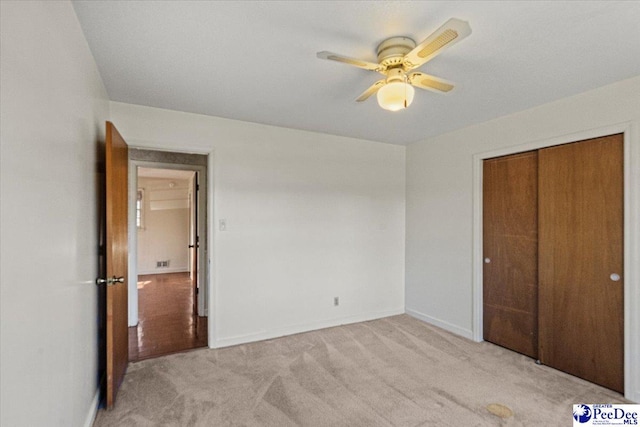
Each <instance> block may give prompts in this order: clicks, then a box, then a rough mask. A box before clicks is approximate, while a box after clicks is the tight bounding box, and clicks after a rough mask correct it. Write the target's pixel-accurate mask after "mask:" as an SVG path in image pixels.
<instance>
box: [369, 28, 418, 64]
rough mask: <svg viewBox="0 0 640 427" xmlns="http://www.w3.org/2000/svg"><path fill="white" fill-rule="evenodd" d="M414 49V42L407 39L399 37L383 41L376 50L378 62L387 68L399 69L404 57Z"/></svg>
mask: <svg viewBox="0 0 640 427" xmlns="http://www.w3.org/2000/svg"><path fill="white" fill-rule="evenodd" d="M415 47H416V42H415V41H414V40H413V39H410V38H409V37H404V36H399V37H391V38H388V39H386V40H384V41H383V42H382V43H380V44H379V45H378V48H377V49H376V51H377V53H378V62H379V63H380V64H382V65H384V66H386V67H387V68H395V67H401V66H402V65H403V58H404V56H405V55H406V54H407V53H409V52H411V51H412V50H413V48H415Z"/></svg>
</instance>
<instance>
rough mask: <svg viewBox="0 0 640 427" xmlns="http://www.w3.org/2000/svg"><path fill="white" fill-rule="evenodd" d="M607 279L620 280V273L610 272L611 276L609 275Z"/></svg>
mask: <svg viewBox="0 0 640 427" xmlns="http://www.w3.org/2000/svg"><path fill="white" fill-rule="evenodd" d="M609 279H611V280H612V281H614V282H617V281H619V280H620V275H619V274H616V273H611V276H609Z"/></svg>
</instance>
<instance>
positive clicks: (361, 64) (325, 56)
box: [317, 50, 383, 71]
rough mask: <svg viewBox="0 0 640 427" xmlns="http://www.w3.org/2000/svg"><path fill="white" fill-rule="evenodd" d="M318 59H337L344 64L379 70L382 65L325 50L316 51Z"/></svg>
mask: <svg viewBox="0 0 640 427" xmlns="http://www.w3.org/2000/svg"><path fill="white" fill-rule="evenodd" d="M317 56H318V58H320V59H329V60H331V61H338V62H342V63H344V64H348V65H353V66H354V67H358V68H364V69H365V70H371V71H381V70H382V68H383V67H382V65H380V64H374V63H373V62H368V61H363V60H361V59H355V58H349V57H347V56H344V55H338V54H337V53H333V52H327V51H326V50H324V51H322V52H318V53H317Z"/></svg>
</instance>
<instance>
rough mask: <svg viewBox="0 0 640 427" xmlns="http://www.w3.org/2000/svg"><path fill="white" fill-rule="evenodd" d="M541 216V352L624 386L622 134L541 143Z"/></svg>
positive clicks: (550, 360)
mask: <svg viewBox="0 0 640 427" xmlns="http://www.w3.org/2000/svg"><path fill="white" fill-rule="evenodd" d="M539 220H540V236H539V240H540V242H539V331H540V338H539V339H540V341H539V344H540V346H539V358H540V360H541V361H542V362H543V363H544V364H546V365H549V366H552V367H555V368H557V369H560V370H562V371H565V372H568V373H570V374H573V375H576V376H578V377H581V378H584V379H586V380H588V381H591V382H594V383H597V384H600V385H603V386H605V387H608V388H610V389H613V390H616V391H619V392H623V389H624V358H623V355H624V351H623V343H624V325H623V318H624V317H623V291H624V285H623V280H622V274H623V242H622V237H623V140H622V135H612V136H607V137H602V138H596V139H591V140H587V141H582V142H579V143H573V144H566V145H562V146H558V147H551V148H546V149H543V150H540V152H539ZM611 274H618V275H620V280H619V281H613V280H612V279H611V278H610V275H611Z"/></svg>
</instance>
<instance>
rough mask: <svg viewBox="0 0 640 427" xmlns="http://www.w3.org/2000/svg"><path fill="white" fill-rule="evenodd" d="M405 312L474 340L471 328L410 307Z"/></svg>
mask: <svg viewBox="0 0 640 427" xmlns="http://www.w3.org/2000/svg"><path fill="white" fill-rule="evenodd" d="M405 312H406V313H407V314H408V315H409V316H411V317H415V318H416V319H418V320H422V321H423V322H426V323H429V324H431V325H434V326H437V327H439V328H442V329H444V330H445V331H449V332H451V333H453V334H456V335H460V336H461V337H465V338H468V339H470V340H473V331H471V329H465V328H461V327H460V326H457V325H454V324H452V323H449V322H445V321H444V320H440V319H436V318H435V317H431V316H429V315H427V314H424V313H420V312H419V311H416V310H412V309H410V308H407V309H406V310H405Z"/></svg>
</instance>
